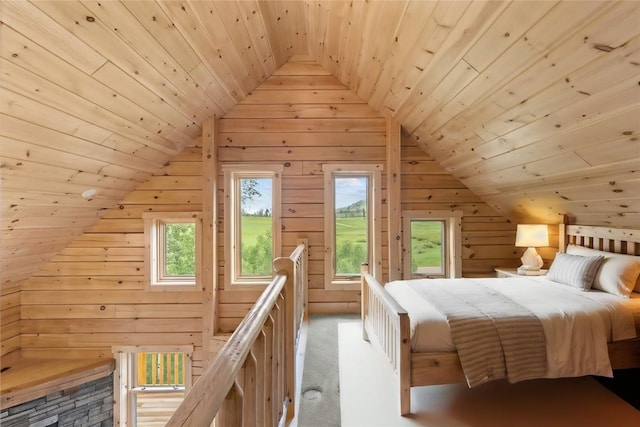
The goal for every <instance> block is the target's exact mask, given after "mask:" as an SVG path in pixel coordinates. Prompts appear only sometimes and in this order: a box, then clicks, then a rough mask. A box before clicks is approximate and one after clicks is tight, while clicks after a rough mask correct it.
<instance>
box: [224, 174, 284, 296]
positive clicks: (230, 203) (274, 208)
mask: <svg viewBox="0 0 640 427" xmlns="http://www.w3.org/2000/svg"><path fill="white" fill-rule="evenodd" d="M283 169H284V167H283V165H282V164H262V163H261V164H246V163H243V164H226V165H224V166H223V167H222V171H223V173H224V194H225V202H224V229H225V233H224V240H225V244H224V254H225V263H224V276H225V284H229V285H230V289H236V290H239V289H242V290H246V289H252V288H255V289H263V288H264V287H265V286H266V285H268V284H269V283H271V280H272V279H273V271H272V273H271V275H270V276H242V275H241V274H240V268H241V261H239V260H240V258H241V253H240V251H241V249H242V248H241V247H239V246H240V245H236V242H240V236H239V234H240V227H239V224H240V220H241V215H242V211H241V209H240V205H239V203H240V202H241V198H240V197H239V196H238V194H237V193H238V185H239V180H240V179H242V178H271V179H272V186H271V226H272V229H271V238H272V249H271V251H272V258H277V257H279V256H280V255H281V250H282V215H281V200H282V172H283Z"/></svg>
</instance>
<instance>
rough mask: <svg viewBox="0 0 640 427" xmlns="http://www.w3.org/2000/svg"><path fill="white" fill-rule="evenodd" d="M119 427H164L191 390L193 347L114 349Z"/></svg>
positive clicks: (116, 416) (117, 420) (116, 414)
mask: <svg viewBox="0 0 640 427" xmlns="http://www.w3.org/2000/svg"><path fill="white" fill-rule="evenodd" d="M113 353H114V356H115V359H116V375H114V382H115V399H114V400H115V410H114V415H115V420H114V421H116V422H115V423H114V425H115V424H117V425H129V426H135V425H165V424H166V423H167V421H169V418H171V416H172V415H173V413H174V412H175V410H176V409H177V407H178V406H179V405H180V403H181V402H182V400H183V399H184V396H185V394H186V391H187V390H188V389H189V388H190V387H191V356H192V353H193V347H192V346H177V347H168V346H163V347H115V348H114V349H113Z"/></svg>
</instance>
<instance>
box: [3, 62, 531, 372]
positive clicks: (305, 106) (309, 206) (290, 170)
mask: <svg viewBox="0 0 640 427" xmlns="http://www.w3.org/2000/svg"><path fill="white" fill-rule="evenodd" d="M217 126H218V130H219V137H218V149H217V155H218V161H219V163H218V170H219V171H220V170H222V166H223V165H225V164H229V163H253V162H260V163H265V162H275V163H281V164H283V165H284V166H285V167H284V173H283V179H282V189H283V190H282V203H283V206H282V213H283V220H282V224H283V248H282V254H288V253H290V252H291V250H293V248H294V247H295V246H296V243H297V239H298V238H301V237H306V238H307V239H308V241H309V270H310V271H309V273H310V279H309V310H310V312H315V313H318V312H357V311H358V310H359V305H360V293H359V291H325V290H324V277H323V271H324V252H323V247H324V240H323V239H324V235H323V224H324V219H323V212H324V205H323V180H322V173H321V171H322V165H323V164H324V163H337V162H359V163H362V162H372V163H386V148H385V138H386V118H384V117H382V116H381V115H380V114H379V113H378V112H376V111H375V110H373V109H372V108H371V107H369V106H368V105H367V104H366V103H365V102H364V101H363V100H361V99H360V98H359V97H357V96H356V95H355V94H354V93H353V92H351V91H350V90H348V89H347V88H346V87H345V86H343V85H342V84H341V83H340V81H338V80H337V79H336V78H335V77H333V76H331V75H330V74H329V73H328V72H327V71H326V70H325V69H323V68H322V67H320V66H318V65H317V64H315V63H310V62H306V61H304V60H301V61H295V60H294V61H291V62H289V63H287V64H285V65H284V66H283V67H282V68H281V69H279V70H278V71H277V72H275V73H274V75H273V76H272V77H270V78H269V79H268V80H266V81H265V82H264V83H263V84H262V85H261V86H259V87H258V88H257V89H256V90H255V91H254V92H253V93H251V94H250V95H249V96H248V97H247V98H246V99H245V100H244V101H243V102H241V103H240V104H238V105H237V106H236V107H235V108H234V109H233V110H231V111H230V112H229V113H228V114H227V115H226V116H225V117H224V118H221V119H220V120H219V122H218V125H217ZM201 152H202V147H201V141H200V139H199V138H198V139H196V140H194V141H193V143H192V144H191V145H190V146H189V147H187V148H186V149H185V150H184V151H183V152H182V153H181V154H179V155H178V156H176V157H174V158H173V159H172V160H171V162H169V163H168V165H167V166H166V167H164V168H163V169H162V170H161V171H159V172H157V173H156V174H154V176H152V177H151V178H150V179H149V180H148V181H146V182H145V183H143V184H141V185H139V186H138V188H137V189H136V190H135V191H133V192H132V193H130V194H128V195H127V196H126V197H125V198H124V199H123V200H122V201H121V203H120V204H119V205H118V207H117V208H115V209H111V210H109V211H108V212H107V213H106V214H105V215H104V217H103V218H102V219H101V220H99V221H98V223H97V224H96V225H94V226H92V227H91V228H89V229H88V230H87V231H86V232H85V233H84V234H82V235H81V236H80V237H79V238H77V239H75V240H74V241H73V243H71V244H70V245H69V246H68V247H67V248H65V249H64V250H63V251H62V252H60V253H59V254H58V255H56V256H55V257H54V258H53V259H52V260H51V262H49V263H48V264H46V266H45V267H43V268H42V269H41V270H40V271H39V272H38V274H37V275H36V276H35V277H33V278H32V279H30V280H28V281H26V282H25V283H24V284H23V286H22V294H21V297H20V298H21V301H20V300H19V299H18V298H19V297H18V296H17V295H18V294H17V292H13V293H9V294H8V295H7V297H5V295H3V298H2V304H3V307H2V308H3V313H5V307H7V310H6V313H7V316H6V317H5V316H4V315H3V323H2V325H3V332H4V326H5V322H9V323H15V324H16V325H18V324H19V323H16V322H19V321H20V319H19V316H18V315H17V312H18V311H17V310H18V309H17V308H16V307H20V309H19V310H20V315H21V327H20V332H21V341H20V342H21V346H22V355H23V356H25V357H98V358H99V357H110V355H111V350H110V349H111V346H113V345H153V344H156V345H158V344H172V345H188V344H192V345H194V346H195V347H196V351H195V353H194V369H193V373H194V378H195V377H198V376H199V375H200V374H201V372H202V366H203V357H204V354H203V352H202V325H203V318H202V315H203V305H202V294H201V293H200V292H148V291H145V290H144V269H143V268H144V265H143V260H144V251H143V250H144V249H143V245H144V236H143V220H142V214H143V212H149V211H165V212H166V211H202V205H201V198H202V194H201V192H202V179H201V178H202V177H201V175H202V158H201V156H202V153H201ZM401 172H402V179H401V207H402V210H409V209H414V210H429V209H431V210H434V209H438V210H443V209H445V210H446V209H460V210H462V211H463V212H464V217H463V221H462V230H463V236H462V237H463V246H464V248H463V274H464V275H465V276H486V275H492V274H493V268H494V267H496V266H503V267H506V266H516V265H518V264H519V261H518V259H517V258H518V257H519V256H520V254H521V250H518V249H516V248H515V247H514V245H513V243H514V240H515V224H512V223H510V222H509V221H508V220H506V219H504V218H503V217H501V216H500V215H498V214H497V213H496V212H495V211H494V210H493V209H492V208H491V207H489V206H488V205H487V204H486V203H484V202H482V201H481V200H480V199H479V198H478V197H477V196H475V195H474V194H473V193H471V192H470V191H469V190H468V189H467V188H466V187H465V186H464V185H463V184H461V183H460V182H459V181H458V180H457V179H455V178H454V177H453V176H452V175H451V174H449V173H448V172H446V171H445V170H444V169H443V168H442V167H441V166H439V165H438V164H437V163H436V162H435V161H433V160H432V159H431V158H429V156H427V155H426V154H425V153H424V152H423V151H422V150H421V149H420V148H419V147H418V146H417V144H416V143H415V142H414V141H413V139H412V138H407V137H405V136H404V135H403V137H402V147H401ZM218 182H219V188H218V198H217V200H218V207H217V212H218V213H217V220H218V226H219V229H218V233H219V236H218V254H217V259H218V283H219V285H218V286H219V291H218V296H219V300H218V302H219V305H218V313H217V314H218V316H219V322H218V324H219V331H218V332H223V333H226V332H230V331H232V330H233V329H234V328H235V327H236V326H237V324H238V323H239V322H240V320H241V319H242V318H243V317H244V315H245V314H246V312H247V311H248V309H249V307H250V306H251V304H253V302H254V301H255V300H256V298H257V295H258V293H259V292H258V291H243V290H239V291H238V290H231V289H229V287H228V286H226V285H225V280H224V246H223V245H224V218H223V215H224V207H223V203H224V197H223V187H224V186H223V177H222V175H220V176H219V181H218ZM383 200H386V175H385V174H384V173H383ZM386 212H387V206H386V202H383V218H382V224H383V251H382V253H383V264H384V268H383V271H384V279H386V277H387V261H388V260H387V256H388V253H387V251H386V243H384V241H386V239H387V234H386V227H387V221H386V219H387V218H386V216H387V213H386ZM14 294H15V295H14ZM19 304H21V305H19ZM12 310H13V311H12ZM10 313H13V317H11V316H10ZM11 319H13V320H11ZM7 324H8V323H7ZM17 328H18V326H15V325H14V326H13V329H14V330H17ZM15 337H16V335H14V338H13V339H12V338H11V337H8V338H7V340H6V341H5V336H4V334H3V354H5V353H7V352H9V351H11V349H13V350H15V349H16V347H17V346H16V343H17V342H18V340H17V338H15ZM5 347H6V349H5Z"/></svg>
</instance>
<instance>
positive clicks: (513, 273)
mask: <svg viewBox="0 0 640 427" xmlns="http://www.w3.org/2000/svg"><path fill="white" fill-rule="evenodd" d="M495 271H496V277H500V278H506V277H527V276H525V275H523V274H518V269H517V268H496V269H495ZM548 271H549V270H544V269H540V274H538V276H544V275H545V274H547V272H548ZM531 277H536V276H531Z"/></svg>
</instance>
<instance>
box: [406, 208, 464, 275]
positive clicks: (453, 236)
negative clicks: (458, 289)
mask: <svg viewBox="0 0 640 427" xmlns="http://www.w3.org/2000/svg"><path fill="white" fill-rule="evenodd" d="M402 217H403V224H402V228H403V230H402V232H403V236H404V240H403V246H404V248H403V254H404V275H403V276H404V278H405V279H412V278H419V277H434V278H435V277H461V276H462V274H461V269H462V260H461V257H462V255H461V237H460V231H461V226H460V219H461V217H462V212H461V211H405V212H403V213H402Z"/></svg>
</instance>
